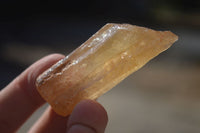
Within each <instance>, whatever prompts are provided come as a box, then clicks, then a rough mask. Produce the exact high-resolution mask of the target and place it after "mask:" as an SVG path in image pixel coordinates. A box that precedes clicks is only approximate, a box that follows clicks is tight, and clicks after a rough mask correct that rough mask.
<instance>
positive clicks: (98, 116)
mask: <svg viewBox="0 0 200 133" xmlns="http://www.w3.org/2000/svg"><path fill="white" fill-rule="evenodd" d="M107 121H108V117H107V113H106V111H105V109H104V108H103V107H102V106H101V105H100V104H99V103H97V102H96V101H92V100H83V101H81V102H80V103H79V104H77V105H76V107H75V108H74V111H73V112H72V114H71V115H70V117H69V120H68V131H67V133H104V131H105V128H106V125H107Z"/></svg>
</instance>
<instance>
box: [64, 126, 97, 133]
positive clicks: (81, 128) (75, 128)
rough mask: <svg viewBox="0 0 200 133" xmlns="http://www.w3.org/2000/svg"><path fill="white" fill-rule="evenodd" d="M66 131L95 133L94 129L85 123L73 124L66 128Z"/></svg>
mask: <svg viewBox="0 0 200 133" xmlns="http://www.w3.org/2000/svg"><path fill="white" fill-rule="evenodd" d="M67 133H96V131H95V130H94V129H93V128H91V127H88V126H86V125H82V124H75V125H72V126H71V127H70V128H69V129H68V131H67Z"/></svg>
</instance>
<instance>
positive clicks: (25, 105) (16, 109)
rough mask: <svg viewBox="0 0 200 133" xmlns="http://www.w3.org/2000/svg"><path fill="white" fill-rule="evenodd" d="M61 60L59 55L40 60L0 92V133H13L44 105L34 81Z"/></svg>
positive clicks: (61, 56)
mask: <svg viewBox="0 0 200 133" xmlns="http://www.w3.org/2000/svg"><path fill="white" fill-rule="evenodd" d="M62 58H64V56H63V55H60V54H52V55H49V56H46V57H44V58H42V59H41V60H39V61H37V62H36V63H34V64H33V65H31V66H30V67H29V68H28V69H26V70H25V71H24V72H23V73H22V74H20V75H19V76H18V77H17V78H16V79H14V80H13V81H12V82H11V83H10V84H9V85H8V86H6V87H5V88H4V89H3V90H2V91H1V92H0V132H4V133H7V132H15V131H16V130H17V129H18V128H19V127H20V126H21V125H22V124H23V123H24V122H25V120H26V119H27V118H28V117H29V116H30V115H31V114H32V113H33V112H34V111H35V110H36V109H37V108H38V107H40V106H41V105H42V104H43V103H44V100H43V99H42V98H41V97H40V95H39V93H38V92H37V90H36V88H35V80H36V78H37V77H38V76H39V75H40V74H41V73H42V72H43V71H44V70H46V69H47V68H49V67H50V66H52V65H53V64H55V63H56V62H57V61H58V60H60V59H62Z"/></svg>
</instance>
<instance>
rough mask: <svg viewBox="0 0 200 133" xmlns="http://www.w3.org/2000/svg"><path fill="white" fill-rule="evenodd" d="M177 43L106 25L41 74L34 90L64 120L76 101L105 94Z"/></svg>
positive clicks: (167, 34) (143, 30)
mask: <svg viewBox="0 0 200 133" xmlns="http://www.w3.org/2000/svg"><path fill="white" fill-rule="evenodd" d="M177 39H178V37H177V36H176V35H175V34H173V33H172V32H170V31H164V32H162V31H155V30H151V29H148V28H144V27H139V26H133V25H129V24H106V25H105V26H104V27H103V28H101V29H100V30H99V31H98V32H97V33H96V34H94V35H93V36H92V37H91V38H89V40H87V41H86V42H85V43H83V44H82V45H81V46H80V47H78V48H77V49H76V50H74V51H73V52H72V53H71V54H70V55H69V56H67V57H66V58H64V59H63V60H61V61H59V62H58V63H57V64H55V65H54V66H52V67H51V68H50V69H49V70H47V71H45V72H44V73H43V74H41V75H40V76H39V77H38V79H37V82H36V85H37V89H38V91H39V93H40V94H41V96H42V97H43V98H44V99H45V100H46V101H47V102H48V103H49V104H50V105H51V107H52V108H53V110H54V111H55V112H57V113H58V114H59V115H62V116H67V115H69V114H70V113H71V112H72V110H73V108H74V106H75V105H76V104H77V103H78V102H79V101H81V100H82V99H96V98H98V97H99V96H101V95H102V94H104V93H106V92H107V91H108V90H110V89H111V88H113V87H114V86H115V85H117V84H118V83H119V82H120V81H122V80H123V79H124V78H126V77H127V76H128V75H130V74H131V73H133V72H135V71H136V70H138V69H139V68H141V67H142V66H143V65H144V64H146V63H147V62H148V61H149V60H151V59H152V58H153V57H155V56H157V55H158V54H159V53H161V52H163V51H164V50H166V49H168V48H169V47H170V46H171V45H172V43H174V42H175V41H176V40H177Z"/></svg>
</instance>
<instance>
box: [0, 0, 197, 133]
mask: <svg viewBox="0 0 200 133" xmlns="http://www.w3.org/2000/svg"><path fill="white" fill-rule="evenodd" d="M106 23H130V24H134V25H139V26H144V27H149V28H152V29H156V30H171V31H172V32H174V33H175V34H177V35H178V36H179V41H178V42H176V43H175V44H174V45H173V46H172V47H171V48H170V49H169V50H167V51H166V52H164V53H162V54H161V55H159V56H158V57H156V58H155V59H153V60H152V61H150V62H149V63H148V64H147V65H145V67H143V68H142V69H140V70H139V71H137V72H135V73H134V74H133V75H131V76H129V77H128V78H127V79H125V80H124V81H123V82H122V83H120V84H119V85H117V86H116V87H115V88H113V89H112V91H110V92H108V93H106V94H105V95H104V96H102V97H100V98H99V102H100V103H101V104H103V106H104V107H105V108H106V110H107V111H108V115H109V124H108V127H107V130H106V133H122V132H124V133H161V132H162V133H199V132H200V1H199V0H193V1H188V0H160V1H158V0H123V1H120V0H109V1H108V0H84V1H83V0H82V1H78V0H68V1H67V0H66V1H64V0H63V1H51V0H50V1H40V0H29V1H20V0H18V1H17V0H2V1H0V68H1V69H0V73H1V75H0V87H1V88H4V87H5V86H6V85H7V84H8V83H9V82H10V81H11V80H13V78H15V77H16V76H17V75H18V74H20V73H21V72H22V71H23V70H24V69H25V68H26V67H28V66H29V65H30V64H32V63H33V62H34V61H36V60H38V59H40V58H41V57H43V56H45V55H48V54H51V53H62V54H65V55H67V54H69V53H70V52H71V51H72V50H73V49H75V48H76V47H78V46H79V45H80V44H82V43H83V42H84V41H86V40H87V39H88V38H89V37H90V36H91V35H92V34H94V33H95V32H96V31H97V30H98V29H100V28H101V27H102V26H103V25H105V24H106ZM46 106H47V105H45V106H43V107H42V108H41V109H40V110H38V111H37V112H36V113H35V114H34V115H33V117H32V118H31V119H30V120H29V121H28V122H27V123H26V124H25V125H24V126H23V127H22V128H21V129H20V131H19V133H25V132H27V130H28V129H29V127H30V126H31V125H32V124H33V123H34V121H35V120H36V119H37V118H38V117H39V116H40V115H41V114H42V112H43V111H44V109H45V107H46Z"/></svg>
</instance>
